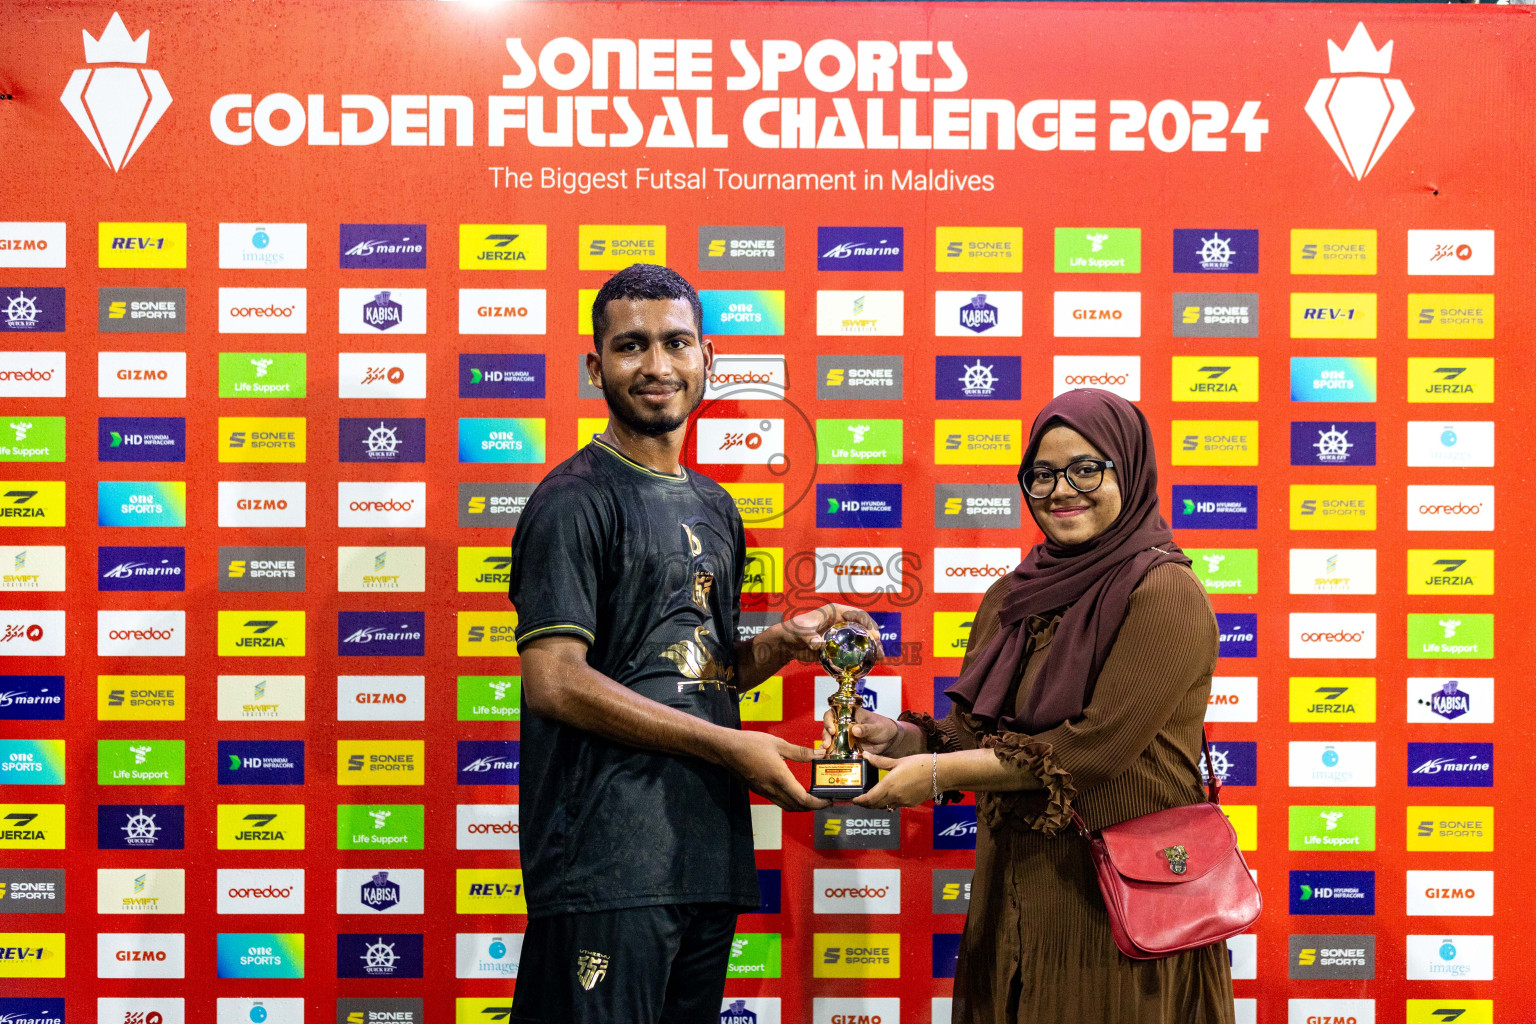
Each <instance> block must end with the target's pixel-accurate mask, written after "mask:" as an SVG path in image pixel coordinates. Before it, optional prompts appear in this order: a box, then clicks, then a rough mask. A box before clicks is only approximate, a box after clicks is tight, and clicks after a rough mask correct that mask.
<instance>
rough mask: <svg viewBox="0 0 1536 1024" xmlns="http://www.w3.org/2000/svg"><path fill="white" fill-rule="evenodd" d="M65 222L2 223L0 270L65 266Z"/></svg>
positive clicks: (0, 225) (0, 227)
mask: <svg viewBox="0 0 1536 1024" xmlns="http://www.w3.org/2000/svg"><path fill="white" fill-rule="evenodd" d="M64 235H65V231H64V222H63V221H61V220H53V221H49V220H6V221H0V267H51V268H54V269H62V268H63V266H64Z"/></svg>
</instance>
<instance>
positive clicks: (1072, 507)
mask: <svg viewBox="0 0 1536 1024" xmlns="http://www.w3.org/2000/svg"><path fill="white" fill-rule="evenodd" d="M1105 457H1106V456H1105V455H1104V453H1103V452H1101V451H1099V450H1098V449H1097V448H1095V447H1094V446H1093V445H1092V444H1090V443H1089V442H1088V439H1087V438H1086V437H1084V436H1083V435H1082V434H1079V433H1078V432H1077V431H1075V430H1073V429H1072V428H1071V427H1067V426H1060V425H1058V426H1055V427H1052V428H1051V429H1050V430H1047V431H1046V432H1045V435H1044V436H1043V437H1041V438H1040V448H1039V450H1038V451H1037V452H1035V461H1034V463H1033V464H1034V465H1035V466H1044V467H1047V468H1049V469H1066V468H1067V466H1068V465H1070V464H1071V463H1072V462H1074V461H1076V460H1078V459H1103V458H1105ZM1029 510H1030V512H1031V513H1033V515H1034V517H1035V522H1036V523H1038V524H1039V525H1040V529H1041V530H1042V531H1044V533H1045V536H1046V539H1048V540H1049V541H1050V542H1051V544H1052V545H1054V546H1056V547H1064V548H1065V547H1076V546H1077V545H1079V544H1082V543H1085V542H1087V541H1090V540H1092V539H1093V538H1094V537H1097V536H1098V535H1099V534H1101V533H1103V532H1104V531H1105V530H1107V529H1109V526H1110V524H1111V523H1113V522H1114V521H1115V519H1116V517H1118V516H1119V515H1120V478H1119V477H1118V476H1117V475H1116V473H1115V470H1113V469H1106V470H1105V471H1104V482H1103V483H1101V484H1100V485H1099V488H1098V490H1095V491H1090V492H1089V493H1087V494H1082V493H1080V492H1078V491H1076V490H1074V489H1073V488H1072V485H1071V484H1069V483H1067V479H1066V474H1065V473H1062V474H1058V475H1057V477H1056V489H1055V490H1053V491H1052V492H1051V493H1050V496H1049V497H1046V498H1029Z"/></svg>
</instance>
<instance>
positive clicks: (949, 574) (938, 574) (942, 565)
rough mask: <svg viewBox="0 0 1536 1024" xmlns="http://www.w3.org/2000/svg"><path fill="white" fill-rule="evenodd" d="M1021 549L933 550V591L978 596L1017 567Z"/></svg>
mask: <svg viewBox="0 0 1536 1024" xmlns="http://www.w3.org/2000/svg"><path fill="white" fill-rule="evenodd" d="M1021 557H1022V554H1021V549H1020V548H934V549H933V589H934V592H935V593H940V594H980V593H983V592H985V591H986V589H987V588H988V587H990V586H991V585H992V584H993V583H995V582H996V581H997V580H998V579H1000V578H1001V577H1003V576H1006V575H1008V574H1009V573H1010V572H1012V571H1013V570H1014V567H1015V566H1017V565H1018V564H1019V561H1020V558H1021Z"/></svg>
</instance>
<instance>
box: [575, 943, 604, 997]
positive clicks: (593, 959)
mask: <svg viewBox="0 0 1536 1024" xmlns="http://www.w3.org/2000/svg"><path fill="white" fill-rule="evenodd" d="M607 976H608V955H607V954H606V953H594V952H593V951H592V950H590V949H583V950H581V951H579V952H578V953H577V954H576V980H577V981H579V982H581V987H582V988H583V989H585V990H587V991H588V992H590V991H592V987H593V986H594V985H596V984H597V983H598V982H600V981H602V980H603V979H604V978H605V977H607Z"/></svg>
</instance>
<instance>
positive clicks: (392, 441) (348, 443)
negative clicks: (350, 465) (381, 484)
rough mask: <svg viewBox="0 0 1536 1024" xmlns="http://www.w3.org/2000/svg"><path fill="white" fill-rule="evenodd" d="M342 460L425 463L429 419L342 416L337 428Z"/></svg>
mask: <svg viewBox="0 0 1536 1024" xmlns="http://www.w3.org/2000/svg"><path fill="white" fill-rule="evenodd" d="M336 443H337V446H338V448H339V449H340V450H339V451H338V452H337V456H336V458H337V461H339V462H425V461H426V459H427V421H426V420H425V419H422V418H419V417H418V418H413V419H399V418H395V417H370V418H367V419H354V418H343V419H342V420H341V421H340V423H339V425H338V431H337V438H336Z"/></svg>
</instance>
